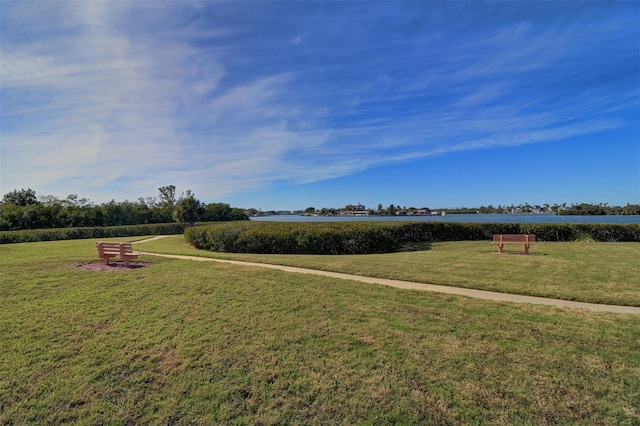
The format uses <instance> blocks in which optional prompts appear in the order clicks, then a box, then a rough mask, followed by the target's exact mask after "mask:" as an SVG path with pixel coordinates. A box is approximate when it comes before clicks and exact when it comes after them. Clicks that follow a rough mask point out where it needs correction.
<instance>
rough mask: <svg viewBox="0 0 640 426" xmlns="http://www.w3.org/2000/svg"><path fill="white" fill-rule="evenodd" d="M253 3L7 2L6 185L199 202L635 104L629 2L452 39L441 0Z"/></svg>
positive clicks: (583, 121)
mask: <svg viewBox="0 0 640 426" xmlns="http://www.w3.org/2000/svg"><path fill="white" fill-rule="evenodd" d="M254 6H255V9H259V10H252V11H249V10H248V9H247V5H246V4H244V5H243V4H240V5H236V4H231V3H225V2H222V3H208V2H205V3H195V2H194V3H184V2H180V3H178V2H160V3H158V4H155V3H154V4H152V3H146V2H145V3H139V2H63V3H57V2H56V3H50V2H46V3H45V2H28V3H17V2H16V3H10V4H7V5H6V6H5V5H3V7H5V11H4V13H3V16H2V20H3V22H2V24H3V30H2V51H1V59H2V69H1V73H2V79H1V82H0V89H1V91H2V92H1V95H2V140H1V142H2V145H1V150H2V151H1V154H2V172H1V177H2V180H1V181H0V185H1V188H2V191H3V192H8V191H9V190H12V189H14V188H20V187H27V186H31V187H35V188H38V190H39V193H43V192H44V193H54V194H55V195H65V194H64V192H67V191H68V192H74V193H80V194H82V195H83V196H88V197H89V198H91V199H93V200H96V201H105V200H109V199H111V198H134V197H137V196H141V195H150V194H152V193H153V192H154V190H155V188H157V187H159V186H161V185H166V184H175V185H177V186H178V187H179V188H191V189H193V190H194V191H195V192H196V193H197V194H198V195H199V196H200V197H202V198H205V199H209V200H213V199H220V198H223V197H225V196H226V195H228V194H231V193H234V192H239V191H251V190H256V189H259V188H262V187H266V186H268V185H270V184H271V183H273V182H279V181H287V182H298V183H309V182H315V181H319V180H323V179H331V178H335V177H340V176H345V175H349V174H352V173H356V172H359V171H363V170H367V169H370V168H372V167H378V166H381V165H385V164H397V163H403V162H407V161H414V160H416V159H421V158H429V157H433V156H440V155H445V154H447V153H451V152H460V151H474V150H483V149H491V148H496V147H508V146H518V145H523V144H535V143H549V142H553V141H557V140H562V139H566V138H571V137H574V136H578V135H588V134H594V133H597V132H602V131H606V130H608V129H615V128H620V127H624V126H628V125H629V124H630V123H632V121H633V120H632V118H630V117H631V115H630V111H632V110H633V109H635V108H637V106H638V94H637V92H635V93H634V92H633V91H629V90H628V88H629V84H628V83H627V84H620V82H623V83H624V82H628V81H630V79H633V78H635V77H633V75H634V73H636V74H635V75H636V76H637V58H638V48H637V46H634V45H633V44H631V43H629V42H628V40H627V38H628V35H629V31H630V30H629V28H630V27H631V26H633V25H634V22H633V20H630V19H629V18H628V17H627V14H626V13H624V12H625V11H624V10H622V11H617V12H616V11H614V12H611V13H609V14H605V19H604V22H603V20H602V19H596V16H600V15H598V14H597V13H593V12H592V11H590V10H587V11H586V12H584V13H583V14H578V15H577V17H576V18H575V20H574V22H573V24H572V25H569V26H562V25H560V24H558V23H555V22H553V21H552V22H550V23H544V22H543V23H541V17H542V15H543V14H544V11H540V12H537V13H536V14H534V15H533V16H532V18H530V19H529V20H527V18H524V17H521V16H520V15H519V14H518V13H516V12H517V11H516V10H515V9H514V6H513V5H509V4H505V5H504V11H503V12H504V13H503V15H509V13H513V16H512V17H511V19H509V18H506V19H504V22H503V21H500V20H496V22H494V23H493V25H492V26H490V27H487V28H485V27H484V26H481V27H480V28H477V29H474V21H475V20H474V19H473V13H471V11H467V13H469V15H468V16H466V15H464V16H462V17H461V19H460V21H461V22H460V23H458V24H457V25H458V26H459V28H457V29H456V28H453V29H451V28H450V27H449V25H447V22H449V20H451V19H453V18H454V17H456V11H454V10H449V9H447V8H446V7H445V6H444V5H441V4H431V5H429V7H428V8H427V7H424V8H421V7H419V5H416V4H413V3H401V6H399V7H394V6H390V5H388V4H374V5H371V7H369V6H367V7H366V8H365V9H366V10H367V11H368V13H365V14H362V13H359V12H362V11H363V10H364V9H362V8H363V7H364V5H358V4H350V3H336V4H326V5H317V4H304V3H303V4H296V3H291V4H290V3H280V4H277V5H275V6H274V7H273V8H270V7H267V6H269V5H267V4H260V3H257V4H254ZM409 6H411V7H413V8H415V7H418V9H417V10H414V9H411V7H409ZM458 6H459V5H458ZM469 7H477V6H474V5H471V4H470V5H469ZM281 8H290V9H288V10H287V12H288V13H290V16H291V20H290V21H288V22H286V25H278V24H284V23H283V22H282V21H281V20H280V19H279V18H278V17H277V16H278V13H283V11H282V10H279V9H281ZM389 8H390V9H389ZM541 8H542V9H544V7H541ZM273 9H275V10H273ZM409 9H411V10H409ZM434 9H435V10H434ZM385 11H386V12H389V13H385ZM412 16H417V17H418V18H421V19H423V20H424V22H422V23H419V22H417V21H416V22H412V21H411V19H412V18H411V17H412ZM438 16H439V17H440V18H437V17H438ZM439 19H441V20H442V22H439ZM27 23H29V25H27ZM427 28H428V30H427ZM394 29H395V30H396V31H394ZM635 31H636V33H637V30H635ZM594 44H596V45H598V46H603V45H605V44H606V48H607V49H608V52H610V56H609V58H607V59H599V58H594V57H593V55H592V53H591V48H592V47H593V45H594ZM634 59H635V60H636V66H635V67H634V66H633V65H631V66H629V64H633V60H634ZM607 61H609V62H607ZM620 70H622V71H620ZM625 70H626V73H625ZM614 72H617V73H618V75H617V78H616V79H612V78H607V73H614ZM594 82H595V83H594ZM65 190H66V191H65Z"/></svg>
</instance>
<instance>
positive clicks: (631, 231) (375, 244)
mask: <svg viewBox="0 0 640 426" xmlns="http://www.w3.org/2000/svg"><path fill="white" fill-rule="evenodd" d="M494 234H535V235H536V236H537V238H538V239H539V240H540V241H574V240H576V238H581V236H583V235H589V236H590V238H591V239H593V240H594V241H638V242H640V225H626V224H625V225H615V224H613V225H610V224H607V225H605V224H517V223H516V224H513V223H451V222H376V221H367V222H310V223H300V222H248V221H243V222H227V223H223V224H210V225H202V226H197V227H194V228H189V229H187V230H186V231H185V240H186V241H187V242H188V243H190V244H192V245H193V246H194V247H196V248H199V249H204V250H211V251H219V252H233V253H272V254H285V253H286V254H366V253H386V252H391V251H395V250H398V249H399V248H401V247H402V246H403V245H404V244H407V243H412V242H420V241H478V240H491V239H492V237H493V235H494Z"/></svg>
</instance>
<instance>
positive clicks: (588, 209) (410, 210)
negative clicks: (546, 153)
mask: <svg viewBox="0 0 640 426" xmlns="http://www.w3.org/2000/svg"><path fill="white" fill-rule="evenodd" d="M353 211H364V212H366V213H367V215H368V216H415V215H425V214H426V215H430V214H431V213H432V212H436V213H440V212H445V213H447V214H502V213H555V214H559V215H585V216H605V215H640V204H629V203H627V205H626V206H610V205H608V204H607V203H601V204H588V203H580V204H571V205H567V204H566V203H563V204H553V205H551V204H543V205H539V204H534V205H531V204H529V203H524V204H519V205H514V204H511V205H504V206H503V205H498V206H493V205H488V206H480V207H453V208H452V207H448V208H437V209H431V208H429V207H420V208H417V207H406V206H405V207H402V206H400V205H399V204H398V205H394V204H390V205H389V206H386V207H385V206H383V205H382V204H378V207H377V209H373V208H367V209H365V208H364V206H360V205H359V206H353V205H347V206H345V207H343V208H338V209H336V208H326V207H323V208H321V209H316V208H315V207H307V208H306V209H304V210H302V211H300V213H302V214H314V215H319V216H334V215H345V214H349V213H350V212H353ZM274 213H275V212H274Z"/></svg>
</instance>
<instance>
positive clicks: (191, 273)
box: [0, 240, 640, 425]
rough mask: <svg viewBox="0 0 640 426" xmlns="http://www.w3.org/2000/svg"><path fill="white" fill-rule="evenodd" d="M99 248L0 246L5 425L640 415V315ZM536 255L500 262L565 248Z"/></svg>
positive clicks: (0, 376)
mask: <svg viewBox="0 0 640 426" xmlns="http://www.w3.org/2000/svg"><path fill="white" fill-rule="evenodd" d="M94 242H95V241H92V240H82V241H63V242H52V243H31V244H14V245H1V246H0V424H15V423H17V424H60V423H68V422H74V423H77V424H103V423H106V424H149V423H152V424H157V423H160V424H305V425H306V424H321V425H326V424H376V425H377V424H452V425H458V424H518V425H521V424H554V425H555V424H584V425H592V424H605V425H606V424H610V425H620V424H622V425H624V424H628V425H634V424H638V423H640V316H634V315H616V314H606V313H592V312H587V311H582V310H572V309H558V308H552V307H545V306H534V305H518V304H509V303H496V302H488V301H481V300H474V299H469V298H464V297H457V296H450V295H443V294H436V293H429V292H419V291H407V290H399V289H394V288H389V287H384V286H377V285H367V284H362V283H356V282H352V281H345V280H338V279H332V278H327V277H320V276H308V275H300V274H292V273H285V272H281V271H275V270H267V269H263V268H256V267H243V266H237V265H227V264H217V263H212V262H193V261H186V260H174V259H163V258H158V257H153V256H142V257H141V258H140V260H141V261H142V262H144V263H145V264H146V266H145V267H142V268H137V269H129V270H124V269H122V270H116V271H88V270H84V269H81V268H79V267H78V266H77V265H78V264H83V263H86V262H90V261H95V260H96V250H95V246H94ZM161 243H162V244H165V243H167V241H162V240H161V241H158V242H157V243H156V242H153V243H151V242H150V243H145V245H144V249H145V250H146V249H147V245H148V246H149V248H151V246H152V245H155V244H161ZM467 244H469V245H467ZM453 246H454V247H456V248H459V249H460V250H462V251H469V252H473V250H474V249H473V247H478V246H474V243H461V244H460V245H455V244H454V245H453ZM616 246H617V245H616ZM448 247H450V246H449V245H446V244H445V245H443V246H442V247H439V245H438V244H434V245H433V247H432V250H431V251H426V252H414V253H398V254H392V255H388V256H390V257H391V258H394V257H395V256H409V257H410V256H424V257H423V259H429V257H428V256H429V255H434V254H437V253H438V252H439V251H440V250H441V249H444V251H447V250H448ZM586 247H591V246H589V245H587V246H586ZM594 247H595V246H594ZM618 247H620V246H618ZM630 247H631V249H632V250H633V249H634V248H633V247H634V246H630ZM142 248H143V245H140V249H142ZM182 249H184V248H182ZM534 250H535V252H536V253H537V256H532V257H531V258H530V259H529V258H526V259H525V258H524V257H523V256H510V257H503V258H501V257H498V256H497V255H492V254H490V253H488V251H491V246H489V247H488V250H487V253H486V257H488V258H490V259H500V260H496V261H497V262H510V261H514V262H524V261H526V262H542V261H544V260H546V259H550V258H553V257H554V256H556V255H557V253H560V252H561V250H560V248H555V247H553V246H548V247H547V245H540V246H537V248H536V249H534ZM556 250H557V251H556ZM635 250H637V249H635ZM481 255H484V254H482V253H481V254H478V256H481ZM385 256H387V255H381V256H379V257H374V258H372V260H371V261H369V263H370V264H371V265H372V264H376V263H382V262H383V261H384V259H385ZM450 256H452V255H451V254H450ZM357 258H362V260H359V262H363V263H362V265H364V264H365V263H366V262H367V261H366V258H368V256H357ZM399 258H400V259H401V258H402V257H399ZM296 259H300V257H297V258H296ZM322 259H324V257H322ZM330 259H331V258H330ZM252 260H256V259H252ZM307 261H308V262H310V263H314V262H317V263H321V259H320V257H318V259H311V258H310V259H306V260H302V259H300V263H299V264H298V265H299V266H310V265H306V264H304V263H305V262H307ZM332 261H333V262H338V261H339V258H337V257H336V258H335V259H332ZM343 261H344V262H345V265H346V264H349V262H354V261H353V260H351V259H343ZM460 261H462V259H461V260H460ZM407 262H408V261H407ZM563 262H564V264H565V265H570V266H569V267H570V269H571V268H575V270H576V271H577V270H578V268H577V267H574V266H571V263H572V260H571V259H564V260H563ZM415 263H416V264H418V263H419V261H418V260H416V261H415ZM388 264H390V265H391V264H393V261H392V260H389V263H388ZM407 264H408V263H407ZM474 264H477V263H474ZM558 264H561V263H560V262H558ZM465 265H467V267H470V266H468V265H469V264H465ZM527 265H531V264H527ZM537 265H538V266H537V268H542V269H544V268H546V266H545V265H544V264H537ZM345 267H346V266H345ZM361 267H362V266H361ZM403 267H405V266H403ZM350 268H356V269H357V268H358V266H357V264H355V263H353V265H352V266H350ZM449 268H450V270H454V269H455V265H450V266H449ZM461 268H462V267H460V266H458V269H461ZM379 270H380V271H382V270H384V267H383V266H380V267H379ZM365 272H368V271H365ZM396 272H397V271H396ZM377 273H378V272H377ZM407 273H413V271H407ZM575 273H576V274H577V272H575ZM469 274H470V273H469ZM555 274H556V275H555V276H556V277H561V276H562V275H563V274H562V273H561V272H556V273H555ZM470 275H471V274H470Z"/></svg>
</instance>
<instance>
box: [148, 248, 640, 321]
mask: <svg viewBox="0 0 640 426" xmlns="http://www.w3.org/2000/svg"><path fill="white" fill-rule="evenodd" d="M158 238H162V237H154V238H150V239H148V240H143V241H138V242H137V243H141V242H145V241H151V240H152V239H158ZM136 251H137V252H138V253H140V254H144V255H149V256H159V257H167V258H171V259H183V260H195V261H201V262H219V263H229V264H232V265H242V266H255V267H258V268H268V269H277V270H279V271H285V272H293V273H298V274H312V275H322V276H325V277H332V278H339V279H343V280H352V281H359V282H363V283H367V284H379V285H386V286H390V287H396V288H402V289H408V290H424V291H433V292H436V293H446V294H454V295H457V296H466V297H473V298H476V299H484V300H494V301H497V302H513V303H531V304H535V305H548V306H556V307H559V308H578V309H587V310H590V311H594V312H612V313H617V314H640V307H636V306H617V305H602V304H598V303H585V302H573V301H570V300H560V299H547V298H545V297H535V296H521V295H518V294H509V293H498V292H495V291H485V290H474V289H469V288H460V287H449V286H443V285H434V284H422V283H415V282H411V281H401V280H390V279H386V278H374V277H364V276H361V275H352V274H343V273H340V272H328V271H320V270H316V269H307V268H298V267H294V266H284V265H273V264H269V263H257V262H243V261H239V260H226V259H214V258H210V257H198V256H183V255H177V254H159V253H148V252H144V251H139V250H136Z"/></svg>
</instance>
